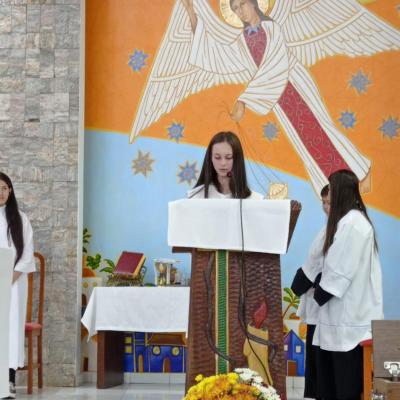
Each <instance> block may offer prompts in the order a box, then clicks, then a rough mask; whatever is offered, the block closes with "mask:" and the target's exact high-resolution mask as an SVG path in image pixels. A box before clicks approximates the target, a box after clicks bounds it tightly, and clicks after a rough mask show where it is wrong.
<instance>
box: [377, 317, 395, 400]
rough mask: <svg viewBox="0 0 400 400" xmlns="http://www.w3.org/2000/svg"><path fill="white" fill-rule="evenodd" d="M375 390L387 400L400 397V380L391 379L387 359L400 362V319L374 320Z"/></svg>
mask: <svg viewBox="0 0 400 400" xmlns="http://www.w3.org/2000/svg"><path fill="white" fill-rule="evenodd" d="M372 339H373V356H374V357H373V358H374V392H376V393H379V394H384V395H385V399H386V400H398V399H400V382H399V381H397V382H394V381H392V380H391V375H390V373H389V371H388V370H387V369H385V368H384V363H385V361H392V362H400V321H390V320H382V321H372Z"/></svg>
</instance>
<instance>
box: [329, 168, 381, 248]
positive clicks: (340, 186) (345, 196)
mask: <svg viewBox="0 0 400 400" xmlns="http://www.w3.org/2000/svg"><path fill="white" fill-rule="evenodd" d="M358 184H359V181H358V178H357V176H356V175H355V174H354V172H352V171H348V170H344V169H343V170H339V171H336V172H334V173H333V174H332V175H331V176H330V177H329V193H330V197H331V208H330V212H329V217H328V223H327V226H326V235H325V243H324V247H323V251H322V252H323V254H324V255H326V254H327V253H328V250H329V247H331V245H332V243H333V238H334V236H335V233H336V230H337V225H338V223H339V221H340V220H341V219H342V218H343V217H344V216H345V215H346V214H347V213H348V212H349V211H350V210H359V211H361V212H362V213H363V214H364V216H365V218H366V219H367V220H368V221H369V223H370V224H371V227H372V229H373V231H374V241H375V248H376V249H378V246H377V243H376V235H375V229H374V226H373V224H372V222H371V220H370V218H369V216H368V213H367V209H366V207H365V204H364V202H363V200H362V198H361V195H360V190H359V187H358Z"/></svg>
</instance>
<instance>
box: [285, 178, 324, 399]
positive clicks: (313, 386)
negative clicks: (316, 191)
mask: <svg viewBox="0 0 400 400" xmlns="http://www.w3.org/2000/svg"><path fill="white" fill-rule="evenodd" d="M321 200H322V208H323V210H324V212H325V214H326V215H327V216H328V215H329V209H330V199H329V186H328V185H326V186H324V187H323V188H322V190H321ZM325 232H326V225H324V226H323V228H322V229H321V230H320V231H319V232H318V234H317V236H316V237H315V239H314V241H313V242H312V244H311V247H310V250H309V252H308V255H307V258H306V261H305V263H304V265H303V266H302V267H301V268H299V269H298V270H297V273H296V275H295V277H294V279H293V283H292V285H291V288H292V290H293V292H294V293H295V294H296V295H297V296H300V304H299V308H298V310H297V315H298V316H299V317H300V318H301V319H302V320H303V322H304V323H306V324H307V335H306V362H305V374H304V377H305V384H304V397H306V398H313V399H317V398H318V397H317V352H318V350H319V348H318V347H317V346H314V345H313V344H312V341H313V336H314V331H315V327H316V324H317V322H318V314H319V305H318V303H317V302H316V301H315V300H314V282H315V280H316V279H317V276H319V275H320V274H321V271H322V264H323V254H322V248H323V245H324V242H325Z"/></svg>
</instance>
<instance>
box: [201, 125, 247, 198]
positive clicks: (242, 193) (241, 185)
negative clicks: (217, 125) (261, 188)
mask: <svg viewBox="0 0 400 400" xmlns="http://www.w3.org/2000/svg"><path fill="white" fill-rule="evenodd" d="M222 142H226V143H228V144H230V146H231V147H232V155H233V168H232V171H231V172H232V177H231V179H230V180H229V188H230V190H231V193H232V197H233V198H236V199H246V198H247V197H249V196H250V194H251V190H250V189H249V187H248V185H247V178H246V167H245V164H244V155H243V149H242V145H241V144H240V140H239V138H238V137H237V136H236V135H235V134H234V133H233V132H219V133H217V134H216V135H215V136H214V137H213V138H212V139H211V141H210V143H209V144H208V147H207V151H206V155H205V156H204V161H203V166H202V168H201V172H200V176H199V179H198V181H197V183H196V185H195V186H194V187H195V188H196V187H198V186H200V185H204V197H205V198H208V189H209V186H210V184H213V185H214V186H215V187H216V188H217V190H218V191H219V192H221V185H220V184H219V182H218V176H217V171H215V169H214V166H213V163H212V148H213V146H214V144H216V143H222Z"/></svg>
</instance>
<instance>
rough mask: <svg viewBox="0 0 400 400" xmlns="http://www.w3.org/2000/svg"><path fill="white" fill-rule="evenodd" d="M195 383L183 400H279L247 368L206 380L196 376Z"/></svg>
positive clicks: (273, 392)
mask: <svg viewBox="0 0 400 400" xmlns="http://www.w3.org/2000/svg"><path fill="white" fill-rule="evenodd" d="M196 382H197V384H195V385H193V386H192V387H191V388H190V389H189V391H188V392H187V394H186V396H185V397H184V399H183V400H254V399H257V400H280V396H279V395H278V393H277V392H276V390H275V389H274V388H273V387H272V386H265V385H264V383H263V380H262V378H261V376H260V375H258V374H257V373H256V372H254V371H252V370H251V369H248V368H236V369H235V370H234V372H230V373H228V374H220V375H213V376H209V377H206V378H205V377H204V376H203V375H198V376H197V377H196Z"/></svg>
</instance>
